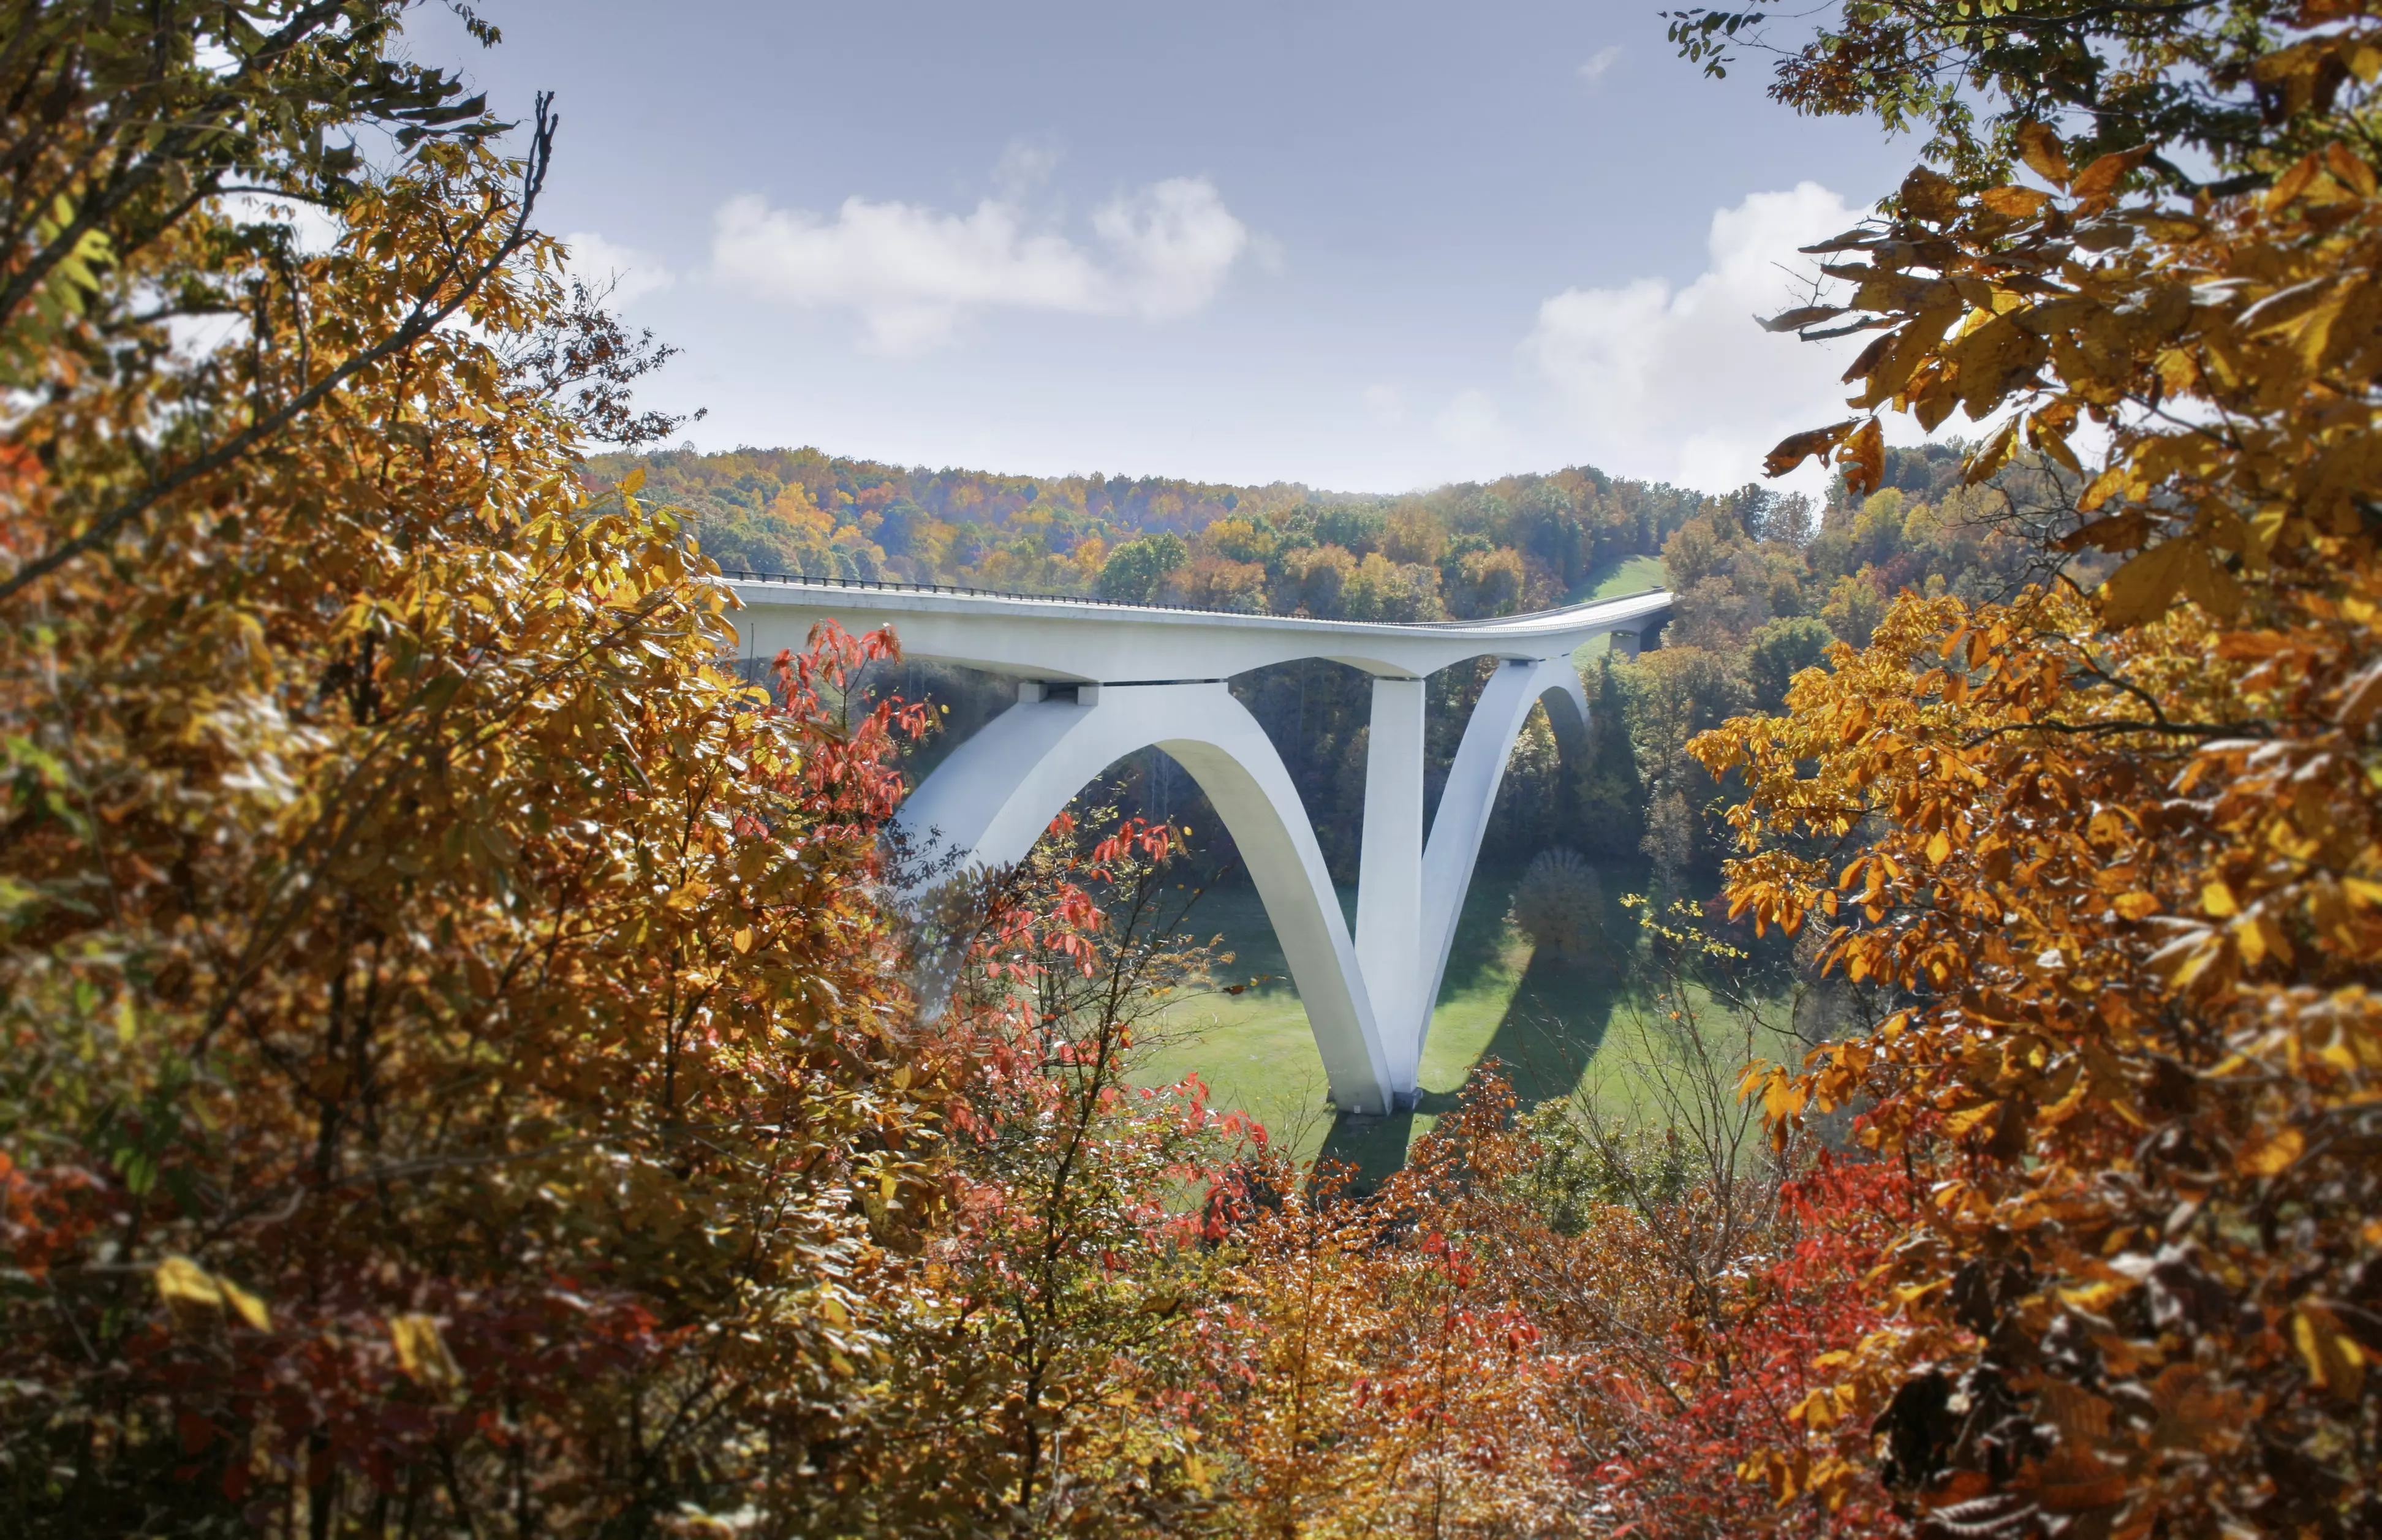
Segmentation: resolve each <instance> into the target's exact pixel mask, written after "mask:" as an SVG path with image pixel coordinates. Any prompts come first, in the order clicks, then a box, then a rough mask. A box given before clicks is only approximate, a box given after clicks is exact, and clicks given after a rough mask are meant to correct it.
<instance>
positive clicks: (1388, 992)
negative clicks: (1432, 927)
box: [1357, 678, 1430, 1107]
mask: <svg viewBox="0 0 2382 1540" xmlns="http://www.w3.org/2000/svg"><path fill="white" fill-rule="evenodd" d="M1423 692H1424V681H1422V680H1421V679H1401V678H1375V679H1374V680H1373V717H1372V724H1371V727H1370V729H1369V733H1368V735H1367V736H1368V741H1369V748H1368V750H1367V752H1366V756H1365V832H1364V846H1363V850H1362V853H1361V855H1360V857H1359V862H1358V865H1357V968H1358V969H1359V970H1360V971H1361V972H1363V973H1364V975H1365V992H1366V994H1368V995H1369V996H1371V997H1372V1002H1373V1014H1374V1020H1375V1021H1378V1022H1379V1023H1380V1024H1381V1045H1382V1048H1383V1050H1384V1051H1385V1052H1386V1053H1387V1054H1388V1055H1389V1059H1390V1066H1389V1068H1390V1089H1391V1094H1392V1105H1393V1106H1405V1107H1410V1106H1413V1105H1414V1095H1415V1085H1416V1082H1417V1081H1418V1077H1419V1075H1420V1073H1421V1068H1422V1033H1423V1026H1424V1023H1425V1021H1427V1019H1428V1018H1429V1016H1430V1002H1429V1001H1426V1000H1422V999H1420V998H1418V995H1419V992H1420V987H1421V972H1422V955H1421V952H1422V948H1421V946H1420V943H1421V940H1422V751H1423V701H1424V693H1423Z"/></svg>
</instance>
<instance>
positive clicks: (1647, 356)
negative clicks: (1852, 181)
mask: <svg viewBox="0 0 2382 1540" xmlns="http://www.w3.org/2000/svg"><path fill="white" fill-rule="evenodd" d="M1859 219H1860V211H1859V210H1856V209H1854V208H1852V207H1851V206H1849V205H1848V204H1847V203H1846V202H1845V201H1844V199H1843V198H1842V197H1841V196H1839V195H1838V194H1836V193H1834V192H1831V191H1829V190H1828V189H1826V188H1823V187H1822V186H1820V185H1819V184H1818V183H1816V182H1802V183H1799V184H1798V185H1797V186H1796V188H1795V189H1794V190H1792V191H1790V192H1757V193H1754V194H1753V195H1752V196H1750V197H1749V198H1747V199H1746V200H1745V201H1744V202H1741V203H1739V204H1737V206H1736V207H1735V208H1730V209H1722V210H1720V211H1718V212H1717V213H1715V214H1713V222H1712V233H1711V237H1710V240H1709V250H1710V253H1711V263H1710V265H1709V266H1708V267H1707V268H1706V269H1705V271H1704V272H1703V273H1702V274H1701V275H1699V276H1698V277H1697V278H1696V279H1695V280H1694V281H1693V282H1691V283H1689V284H1688V285H1687V286H1686V287H1682V288H1676V289H1675V288H1673V287H1671V285H1670V284H1669V283H1667V282H1665V281H1664V280H1663V279H1661V278H1640V279H1639V280H1637V281H1636V282H1634V283H1631V284H1627V285H1626V286H1624V287H1619V288H1587V289H1582V288H1574V289H1566V290H1565V291H1564V292H1563V293H1561V294H1558V295H1556V296H1555V297H1554V298H1553V299H1549V300H1547V301H1546V302H1545V303H1543V304H1541V306H1540V307H1539V324H1538V326H1537V328H1536V329H1535V330H1533V331H1532V332H1531V334H1530V336H1529V338H1528V340H1526V341H1525V342H1524V343H1523V345H1522V346H1523V352H1524V355H1525V356H1526V357H1527V358H1528V359H1529V361H1530V362H1532V363H1533V364H1535V365H1536V367H1537V368H1538V370H1539V371H1540V373H1542V374H1543V375H1544V376H1545V378H1546V379H1547V381H1548V382H1549V383H1550V384H1551V385H1553V386H1554V389H1555V393H1556V395H1557V397H1558V398H1559V399H1560V401H1561V402H1562V405H1563V408H1564V411H1565V417H1566V419H1567V426H1568V427H1569V428H1570V429H1571V430H1572V431H1573V432H1574V433H1576V434H1578V441H1579V447H1580V452H1581V454H1582V456H1583V458H1588V459H1591V460H1593V461H1595V462H1596V463H1598V464H1600V465H1602V466H1605V467H1606V468H1608V469H1610V470H1612V471H1615V472H1616V473H1620V474H1627V475H1640V476H1651V477H1656V478H1661V479H1666V480H1670V481H1674V482H1676V483H1680V484H1682V485H1686V486H1693V487H1701V488H1704V489H1706V490H1721V489H1725V488H1727V487H1731V486H1738V485H1742V484H1743V483H1746V482H1749V481H1753V480H1756V479H1758V478H1760V476H1761V474H1762V456H1763V455H1764V454H1766V453H1767V452H1768V451H1769V449H1770V446H1772V445H1774V444H1775V443H1777V442H1778V440H1780V439H1782V438H1784V437H1786V436H1787V434H1790V433H1793V432H1795V431H1796V430H1798V429H1800V428H1811V427H1818V426H1820V425H1822V424H1823V423H1826V422H1835V421H1838V420H1840V419H1842V418H1843V417H1845V416H1846V415H1848V412H1847V409H1846V408H1845V405H1844V397H1845V396H1846V394H1847V387H1845V386H1844V385H1841V384H1839V383H1838V379H1837V376H1838V375H1840V374H1841V373H1843V372H1844V369H1845V366H1846V365H1847V364H1848V362H1849V361H1850V359H1849V357H1848V353H1849V350H1850V349H1854V348H1859V347H1860V344H1861V343H1862V341H1864V340H1865V338H1863V337H1859V336H1856V337H1852V338H1848V339H1846V340H1845V341H1840V342H1834V343H1826V344H1813V343H1808V342H1801V341H1799V340H1797V338H1796V337H1795V336H1792V335H1791V334H1787V335H1774V334H1771V333H1768V332H1764V331H1762V329H1761V328H1760V327H1759V326H1757V325H1755V324H1754V321H1753V318H1754V317H1755V316H1757V315H1773V314H1775V313H1777V312H1780V311H1782V310H1786V309H1788V308H1790V307H1792V306H1794V305H1796V304H1799V303H1802V302H1804V301H1805V300H1806V299H1808V298H1809V295H1810V275H1812V274H1814V273H1815V272H1816V267H1815V265H1814V263H1813V259H1811V258H1810V257H1806V256H1802V255H1800V254H1799V252H1798V251H1796V248H1797V247H1799V246H1809V245H1811V244H1812V243H1814V242H1816V241H1819V240H1822V239H1824V238H1827V237H1828V236H1832V235H1835V234H1836V233H1837V232H1839V231H1841V230H1844V229H1846V228H1848V226H1852V225H1854V224H1855V223H1857V222H1858V221H1859ZM1820 479H1821V478H1820V476H1818V475H1816V474H1815V473H1814V472H1813V471H1812V470H1811V467H1810V466H1809V464H1808V463H1807V464H1806V466H1805V468H1804V470H1803V471H1801V472H1799V474H1798V475H1797V477H1795V478H1793V479H1792V480H1791V481H1790V483H1789V484H1799V485H1804V486H1816V485H1817V484H1818V482H1819V480H1820Z"/></svg>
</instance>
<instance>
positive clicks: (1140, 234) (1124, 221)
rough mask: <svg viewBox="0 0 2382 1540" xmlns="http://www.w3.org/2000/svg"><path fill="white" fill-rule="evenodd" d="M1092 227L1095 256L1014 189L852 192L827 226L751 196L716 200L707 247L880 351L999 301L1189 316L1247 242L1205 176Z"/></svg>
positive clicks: (1132, 200)
mask: <svg viewBox="0 0 2382 1540" xmlns="http://www.w3.org/2000/svg"><path fill="white" fill-rule="evenodd" d="M1019 158H1030V157H1016V156H1013V159H1019ZM1018 169H1025V170H1026V171H1027V172H1028V174H1029V175H1030V174H1031V171H1032V170H1034V169H1038V167H1024V168H1019V167H1012V168H1011V171H1010V172H1008V173H1005V175H1010V176H1011V179H1012V180H1013V181H1014V180H1016V179H1018V178H1016V177H1015V176H1014V175H1013V173H1014V171H1016V170H1018ZM1092 231H1093V234H1094V235H1095V236H1096V237H1097V238H1098V246H1097V248H1095V249H1089V250H1087V248H1086V247H1084V246H1081V245H1078V244H1077V243H1076V242H1074V240H1072V239H1070V238H1068V237H1067V236H1065V235H1064V234H1062V233H1061V232H1059V231H1057V230H1054V229H1049V228H1041V229H1038V228H1035V227H1034V226H1033V224H1032V222H1031V220H1030V218H1029V216H1028V214H1027V212H1026V211H1025V208H1024V207H1023V205H1022V203H1021V202H1019V201H1018V199H1017V198H1016V197H1015V196H1006V197H996V198H987V199H985V200H984V201H982V202H979V203H977V204H976V209H975V211H974V212H973V213H971V214H943V213H939V212H938V211H936V210H933V209H929V208H923V207H919V206H917V205H915V204H910V203H900V202H884V203H877V202H869V201H868V200H867V199H865V198H847V199H845V200H844V202H843V206H842V207H841V208H840V209H838V210H837V211H836V215H835V218H834V219H833V220H832V221H829V220H827V219H823V218H821V217H820V216H818V215H817V214H811V213H809V212H807V211H805V210H801V209H772V208H770V207H769V206H768V205H767V203H766V202H764V201H762V200H761V199H760V198H757V197H754V196H750V195H747V196H745V197H742V198H736V199H731V200H730V201H729V202H727V203H726V204H724V205H723V206H722V207H721V208H720V210H719V214H718V221H717V227H716V230H715V232H714V235H713V238H712V247H711V254H712V263H713V266H714V268H715V269H716V270H717V272H718V275H720V276H721V277H722V278H724V279H726V280H728V281H729V282H731V283H732V284H735V285H738V286H739V287H743V288H745V289H747V290H748V291H750V292H752V293H755V294H757V295H760V296H762V297H764V298H767V299H776V300H780V301H782V302H784V303H787V304H793V305H804V306H812V305H839V306H845V307H849V308H851V309H853V310H855V311H858V312H860V315H861V317H862V319H863V320H864V321H866V323H867V325H868V331H869V336H870V338H871V339H872V340H873V341H874V342H875V343H876V345H877V346H878V347H879V348H883V349H885V350H886V351H888V352H894V353H910V352H918V351H923V350H924V349H927V348H932V347H935V346H937V345H939V344H940V343H943V342H947V341H949V340H950V339H951V337H952V335H953V333H954V332H955V331H956V330H957V328H958V326H959V324H960V322H961V321H962V320H963V319H964V317H965V316H967V315H968V314H969V313H971V312H976V311H978V310H985V309H991V308H995V307H1006V308H1010V309H1017V310H1042V311H1058V312H1066V313H1071V314H1077V315H1132V316H1141V317H1144V318H1147V319H1150V320H1170V319H1173V318H1177V317H1181V316H1185V315H1189V314H1191V313H1192V312H1195V311H1197V310H1198V309H1200V308H1201V307H1202V306H1204V305H1206V304H1207V303H1208V301H1209V299H1213V298H1214V297H1215V294H1216V291H1217V289H1218V288H1220V287H1222V284H1223V282H1224V279H1225V276H1226V275H1228V274H1229V273H1230V272H1231V271H1232V269H1233V266H1234V263H1236V262H1238V261H1239V260H1240V258H1241V256H1242V255H1243V253H1244V252H1246V251H1248V249H1249V245H1250V234H1249V230H1248V226H1246V225H1244V224H1242V223H1241V221H1240V220H1239V219H1237V218H1235V217H1234V214H1233V213H1232V211H1231V210H1229V209H1227V208H1226V207H1225V206H1224V200H1223V198H1222V195H1221V194H1219V193H1218V192H1217V190H1216V188H1215V184H1214V183H1212V182H1210V181H1209V180H1208V179H1207V178H1206V177H1170V178H1168V179H1167V180H1164V181H1160V182H1152V183H1151V184H1150V185H1148V187H1145V188H1142V189H1138V190H1137V191H1136V192H1133V193H1131V194H1129V195H1127V196H1124V197H1121V198H1116V199H1113V200H1111V201H1110V202H1107V203H1104V204H1102V205H1101V206H1100V207H1099V209H1097V210H1095V211H1094V212H1093V214H1092Z"/></svg>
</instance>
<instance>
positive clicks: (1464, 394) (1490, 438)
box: [1430, 390, 1514, 454]
mask: <svg viewBox="0 0 2382 1540" xmlns="http://www.w3.org/2000/svg"><path fill="white" fill-rule="evenodd" d="M1430 425H1431V427H1432V428H1433V429H1435V430H1437V432H1438V434H1439V436H1440V437H1441V438H1443V439H1444V440H1446V441H1447V443H1449V444H1450V445H1452V446H1455V447H1456V448H1458V449H1462V450H1465V451H1467V453H1471V454H1480V453H1483V452H1485V451H1488V450H1492V449H1503V448H1504V447H1505V446H1507V445H1509V444H1511V443H1513V441H1514V435H1513V433H1512V432H1511V431H1510V430H1509V429H1508V428H1507V427H1506V426H1505V420H1504V418H1503V417H1501V416H1499V415H1498V412H1497V403H1496V402H1494V401H1492V400H1491V399H1489V397H1488V396H1487V394H1486V393H1485V392H1482V391H1479V390H1463V391H1458V392H1457V393H1456V394H1455V398H1454V399H1453V400H1451V401H1449V402H1448V403H1447V405H1446V406H1444V407H1442V408H1441V409H1440V411H1439V415H1438V416H1437V417H1434V418H1432V419H1431V423H1430Z"/></svg>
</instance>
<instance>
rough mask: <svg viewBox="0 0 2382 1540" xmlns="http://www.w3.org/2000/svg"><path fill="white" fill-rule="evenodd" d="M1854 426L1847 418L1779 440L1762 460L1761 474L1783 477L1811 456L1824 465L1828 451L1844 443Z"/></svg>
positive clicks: (1851, 420) (1852, 421)
mask: <svg viewBox="0 0 2382 1540" xmlns="http://www.w3.org/2000/svg"><path fill="white" fill-rule="evenodd" d="M1854 425H1855V423H1854V420H1853V419H1851V418H1847V419H1846V420H1845V421H1844V422H1838V423H1836V424H1835V425H1834V426H1833V427H1826V428H1813V429H1811V430H1810V431H1809V432H1807V433H1799V434H1792V435H1791V436H1789V437H1787V438H1784V439H1781V440H1779V442H1778V444H1777V446H1776V447H1774V448H1773V449H1772V450H1771V451H1770V453H1769V454H1768V455H1767V456H1766V457H1764V458H1763V459H1762V474H1763V475H1765V476H1783V475H1785V474H1787V471H1792V470H1794V469H1795V468H1796V467H1797V466H1799V465H1800V464H1802V463H1803V462H1804V461H1805V460H1807V459H1810V458H1811V457H1812V456H1813V455H1817V456H1819V457H1820V462H1821V463H1822V464H1823V465H1824V464H1826V463H1827V458H1828V451H1829V450H1831V449H1834V448H1835V447H1836V446H1837V445H1838V444H1841V443H1842V442H1844V439H1845V435H1846V434H1849V433H1851V432H1852V431H1853V428H1854Z"/></svg>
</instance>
